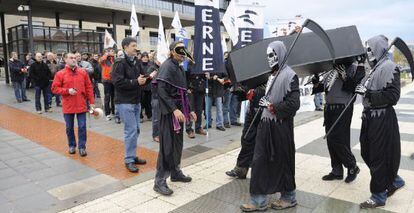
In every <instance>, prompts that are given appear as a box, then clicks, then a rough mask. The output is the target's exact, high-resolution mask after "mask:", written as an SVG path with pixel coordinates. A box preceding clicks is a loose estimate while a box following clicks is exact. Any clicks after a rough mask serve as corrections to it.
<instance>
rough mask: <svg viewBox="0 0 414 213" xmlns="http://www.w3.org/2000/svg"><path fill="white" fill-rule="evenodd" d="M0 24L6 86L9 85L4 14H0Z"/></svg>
mask: <svg viewBox="0 0 414 213" xmlns="http://www.w3.org/2000/svg"><path fill="white" fill-rule="evenodd" d="M0 22H1V24H0V25H1V40H2V41H1V42H2V43H3V55H4V71H5V72H6V84H9V83H10V77H9V57H8V55H7V44H6V26H5V24H4V13H0Z"/></svg>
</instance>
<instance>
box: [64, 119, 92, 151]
mask: <svg viewBox="0 0 414 213" xmlns="http://www.w3.org/2000/svg"><path fill="white" fill-rule="evenodd" d="M75 115H76V119H77V120H78V148H79V149H85V148H86V113H77V114H63V117H64V119H65V123H66V135H67V137H68V145H69V147H76V139H75V130H74V124H75Z"/></svg>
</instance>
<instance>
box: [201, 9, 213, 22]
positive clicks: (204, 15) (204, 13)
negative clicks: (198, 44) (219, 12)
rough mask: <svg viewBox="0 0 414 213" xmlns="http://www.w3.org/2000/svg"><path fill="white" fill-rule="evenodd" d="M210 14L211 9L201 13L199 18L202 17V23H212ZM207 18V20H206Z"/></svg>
mask: <svg viewBox="0 0 414 213" xmlns="http://www.w3.org/2000/svg"><path fill="white" fill-rule="evenodd" d="M211 13H213V10H212V9H203V10H202V11H201V17H202V19H201V20H202V21H203V22H207V23H213V20H212V19H211V17H212V16H213V15H212V14H211ZM207 18H208V19H207Z"/></svg>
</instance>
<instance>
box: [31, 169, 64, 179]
mask: <svg viewBox="0 0 414 213" xmlns="http://www.w3.org/2000/svg"><path fill="white" fill-rule="evenodd" d="M59 174H61V173H59V172H58V171H56V170H54V169H52V168H50V167H49V168H45V169H41V170H37V171H28V172H26V173H24V174H23V175H24V176H26V177H27V178H28V179H30V180H32V181H39V180H42V179H48V178H49V177H52V176H56V175H59Z"/></svg>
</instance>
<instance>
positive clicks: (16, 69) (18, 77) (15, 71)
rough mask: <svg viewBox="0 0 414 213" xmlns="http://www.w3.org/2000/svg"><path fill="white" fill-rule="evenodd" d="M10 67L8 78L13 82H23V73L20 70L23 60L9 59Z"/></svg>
mask: <svg viewBox="0 0 414 213" xmlns="http://www.w3.org/2000/svg"><path fill="white" fill-rule="evenodd" d="M9 63H10V64H9V67H10V78H11V81H14V82H23V80H24V76H25V73H23V72H21V69H22V68H24V64H23V62H21V61H19V60H12V61H9Z"/></svg>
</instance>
